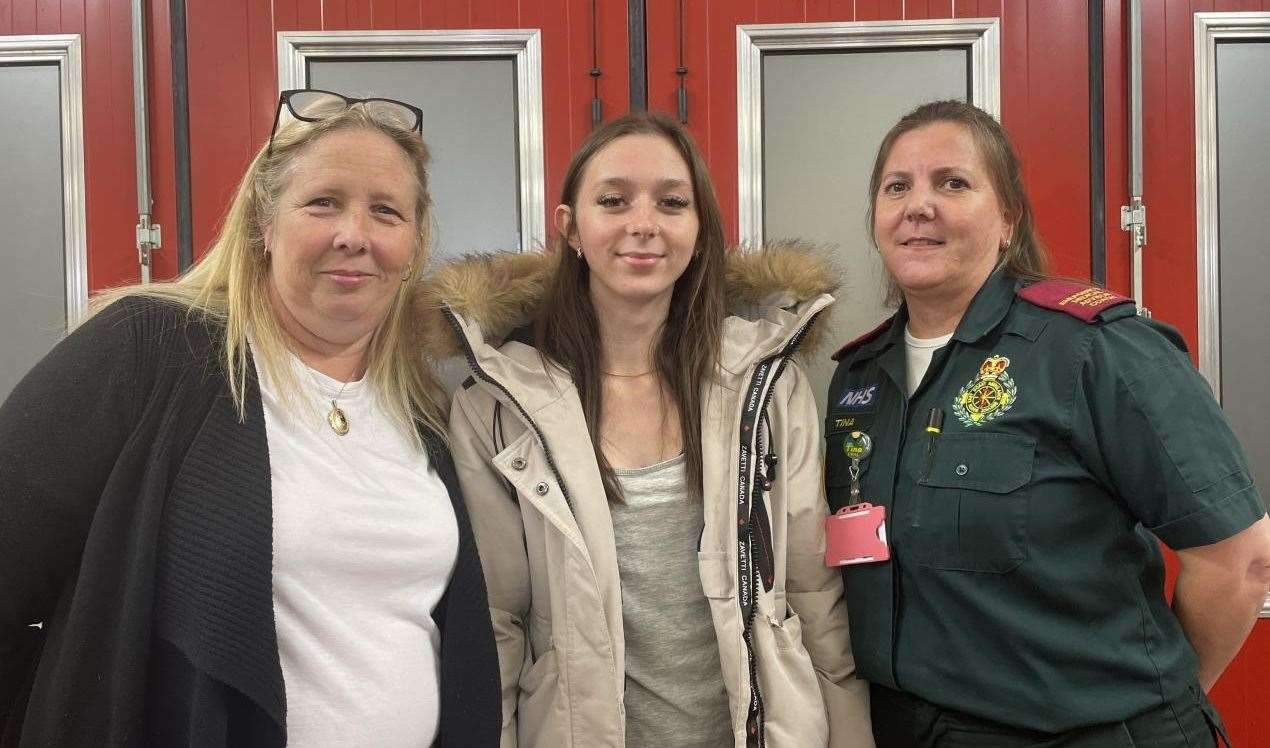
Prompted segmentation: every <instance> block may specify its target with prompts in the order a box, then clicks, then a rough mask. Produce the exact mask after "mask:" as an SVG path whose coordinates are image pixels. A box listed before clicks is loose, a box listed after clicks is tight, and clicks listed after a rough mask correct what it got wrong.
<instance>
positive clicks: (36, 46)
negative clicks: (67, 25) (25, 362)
mask: <svg viewBox="0 0 1270 748" xmlns="http://www.w3.org/2000/svg"><path fill="white" fill-rule="evenodd" d="M50 62H51V63H55V64H56V65H57V70H58V85H59V91H58V99H59V100H60V102H61V136H62V243H63V252H64V254H65V273H66V326H67V329H70V328H72V327H74V326H75V325H76V324H77V323H78V322H79V321H80V320H81V319H83V317H84V315H85V314H86V313H87V311H88V223H87V218H86V215H87V214H86V212H85V209H84V201H85V196H84V195H85V188H84V181H85V180H84V68H83V62H82V58H81V55H80V40H79V34H47V35H40V36H34V35H33V36H0V63H9V64H18V65H21V64H47V63H50Z"/></svg>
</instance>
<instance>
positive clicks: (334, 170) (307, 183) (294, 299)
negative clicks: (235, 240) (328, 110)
mask: <svg viewBox="0 0 1270 748" xmlns="http://www.w3.org/2000/svg"><path fill="white" fill-rule="evenodd" d="M417 200H418V196H417V188H416V181H415V178H414V175H413V174H412V172H411V166H410V164H409V162H408V160H407V157H406V153H405V152H404V151H403V150H402V149H401V147H399V146H398V145H397V144H396V143H394V142H393V141H392V140H391V139H389V138H388V136H386V135H384V134H382V133H379V132H374V131H370V130H363V129H350V130H340V131H336V132H333V133H331V134H329V135H325V136H323V137H321V138H320V139H318V140H316V141H314V142H313V143H311V144H310V145H309V146H307V147H306V148H305V149H304V150H303V151H302V152H301V153H300V154H299V155H298V156H296V158H295V160H294V161H293V162H292V163H291V165H290V169H289V174H288V176H287V181H286V185H285V187H284V188H283V190H282V192H281V194H280V195H279V196H278V199H277V212H276V215H275V216H274V217H273V220H272V221H271V222H270V224H269V225H268V226H267V227H266V229H265V249H266V250H267V251H268V252H269V300H270V303H271V305H272V307H273V311H274V314H275V315H277V318H278V321H279V324H280V325H281V326H282V328H283V329H284V330H285V331H286V332H287V333H288V334H289V335H290V336H291V337H292V338H293V339H295V340H296V341H298V342H299V343H301V344H302V345H305V346H309V347H323V346H330V345H334V346H345V345H349V344H352V343H355V342H357V341H359V340H362V339H365V338H367V337H369V336H370V335H371V334H372V333H373V332H374V331H375V329H376V328H377V327H378V326H379V324H380V323H381V322H382V321H383V320H384V318H385V317H386V316H387V314H388V310H389V308H390V306H391V304H392V300H393V297H394V295H395V294H396V293H397V291H398V289H399V288H400V287H401V279H402V277H403V276H404V275H406V273H407V272H408V270H409V267H410V264H411V262H412V260H414V258H415V254H416V251H417V245H418V236H419V230H418V227H417V226H416V225H415V217H414V216H415V207H416V201H417Z"/></svg>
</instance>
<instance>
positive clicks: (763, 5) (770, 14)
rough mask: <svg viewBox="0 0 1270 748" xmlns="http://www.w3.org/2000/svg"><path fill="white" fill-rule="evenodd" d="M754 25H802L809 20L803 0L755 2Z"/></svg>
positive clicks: (762, 0) (757, 0)
mask: <svg viewBox="0 0 1270 748" xmlns="http://www.w3.org/2000/svg"><path fill="white" fill-rule="evenodd" d="M753 18H754V21H753V23H802V22H803V21H805V20H807V8H806V5H805V3H804V2H803V0H755V2H754V15H753Z"/></svg>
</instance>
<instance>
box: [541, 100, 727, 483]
mask: <svg viewBox="0 0 1270 748" xmlns="http://www.w3.org/2000/svg"><path fill="white" fill-rule="evenodd" d="M628 135H655V136H658V137H662V138H665V139H666V140H667V141H669V142H670V143H671V145H673V146H674V147H675V149H676V150H677V151H679V155H681V156H683V159H684V163H685V164H687V166H688V173H689V175H690V176H691V179H692V192H693V206H694V208H695V209H696V211H697V221H698V226H699V228H698V230H697V242H696V246H695V247H694V249H693V256H692V259H691V260H690V261H689V262H688V267H687V268H686V269H685V270H684V272H683V275H681V276H679V279H678V280H677V281H675V288H674V291H673V292H672V295H671V300H670V313H669V314H668V315H667V317H666V321H665V323H664V324H663V326H662V329H661V336H660V338H659V340H658V341H657V344H656V348H655V350H654V354H653V365H654V368H655V370H656V372H657V375H658V377H659V378H660V380H661V384H662V386H664V387H665V388H666V389H667V390H668V391H669V392H670V395H671V397H672V398H674V401H675V404H676V405H677V406H678V408H679V427H680V431H681V432H682V434H683V448H684V455H685V458H686V462H687V473H688V490H689V492H690V494H691V495H692V496H694V497H697V498H700V497H701V495H702V456H701V407H702V386H701V385H702V383H703V382H705V381H706V380H707V379H708V378H709V377H711V376H713V372H714V367H715V365H716V364H717V362H718V359H719V347H720V333H721V328H722V326H723V318H724V315H725V300H724V293H723V283H724V260H725V252H726V244H725V242H724V237H723V215H722V213H721V212H720V211H719V202H718V200H717V199H716V198H715V195H714V187H713V185H712V184H711V183H710V174H709V172H708V170H707V169H706V165H705V160H704V159H703V158H702V157H701V152H700V151H699V150H698V149H697V146H696V144H695V143H694V142H693V140H692V137H691V136H690V135H689V134H688V132H687V130H685V129H684V128H683V127H681V126H680V125H679V123H678V122H676V121H674V120H673V119H671V118H669V117H667V116H665V115H663V114H656V113H648V112H640V113H635V114H628V115H626V116H623V117H619V118H618V119H615V120H613V121H611V122H609V123H607V124H605V125H603V126H601V127H599V128H597V129H596V130H594V131H593V132H592V133H591V134H590V135H589V136H588V137H587V139H586V140H585V141H584V142H583V143H582V146H581V147H579V148H578V150H577V152H576V153H574V154H573V159H572V160H571V161H570V162H569V169H568V171H566V172H565V177H564V187H563V188H562V190H561V195H560V203H561V204H563V205H567V206H569V208H570V209H571V210H572V211H573V215H574V216H576V215H577V198H578V190H579V189H580V188H581V186H582V178H583V176H584V172H585V171H586V167H587V164H588V163H590V161H591V159H592V158H593V157H594V156H595V154H597V153H599V152H600V151H601V150H602V149H603V148H604V147H605V146H607V145H609V144H610V143H612V142H613V141H615V140H617V139H618V138H622V137H625V136H628ZM554 242H555V255H556V258H557V265H556V269H555V274H554V277H553V278H552V280H551V281H550V282H549V284H548V289H547V298H546V303H545V304H544V305H543V308H542V312H541V314H540V315H539V317H538V320H537V324H536V325H535V337H536V342H537V345H538V349H539V350H540V351H542V352H543V353H544V354H545V355H547V356H548V357H550V358H551V359H552V360H553V361H555V362H556V363H558V364H560V365H561V366H563V367H564V368H565V369H566V370H568V372H569V374H570V375H571V376H572V378H573V382H574V385H575V386H576V387H577V389H578V397H579V398H580V399H581V400H582V410H583V412H584V413H585V415H586V422H587V429H588V430H589V431H590V432H591V444H592V446H593V448H594V449H595V458H596V461H597V462H598V463H599V466H600V475H601V476H602V477H603V479H604V490H605V493H606V494H607V495H608V498H609V500H610V501H620V500H621V495H622V494H621V489H620V487H619V486H618V483H617V477H616V476H615V475H614V473H613V469H612V467H611V466H610V465H609V463H608V460H606V459H605V457H604V452H603V450H602V449H601V448H600V411H601V408H600V397H601V387H600V352H599V347H598V346H597V343H596V341H598V340H599V323H598V321H597V320H596V317H595V308H594V307H593V306H592V304H591V294H590V291H589V282H590V270H589V268H588V267H587V264H586V262H584V261H582V260H581V259H579V258H578V256H577V255H576V254H575V253H574V252H573V250H572V249H571V248H570V247H569V237H568V236H558V237H556V238H555V240H554Z"/></svg>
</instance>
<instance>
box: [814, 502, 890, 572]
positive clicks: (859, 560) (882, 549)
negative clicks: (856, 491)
mask: <svg viewBox="0 0 1270 748" xmlns="http://www.w3.org/2000/svg"><path fill="white" fill-rule="evenodd" d="M890 558H891V549H890V547H889V546H888V545H887V543H886V507H884V506H873V505H872V504H870V503H868V502H864V503H860V504H852V505H851V506H844V507H843V508H841V509H839V510H838V511H836V512H834V513H833V514H831V515H829V516H828V517H825V566H849V565H851V564H870V563H877V562H879V561H887V560H889V559H890Z"/></svg>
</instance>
